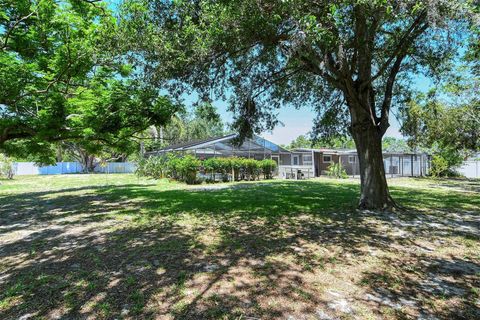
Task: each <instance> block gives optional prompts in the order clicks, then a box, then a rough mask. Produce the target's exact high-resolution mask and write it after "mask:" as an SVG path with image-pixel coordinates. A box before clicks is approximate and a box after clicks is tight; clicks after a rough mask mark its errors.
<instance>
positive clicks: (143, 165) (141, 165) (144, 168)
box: [135, 156, 166, 179]
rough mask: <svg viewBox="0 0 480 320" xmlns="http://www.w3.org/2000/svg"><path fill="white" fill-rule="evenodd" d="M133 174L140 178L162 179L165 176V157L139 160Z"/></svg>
mask: <svg viewBox="0 0 480 320" xmlns="http://www.w3.org/2000/svg"><path fill="white" fill-rule="evenodd" d="M135 173H136V174H137V175H138V176H140V177H151V178H154V179H161V178H164V177H165V176H166V157H165V156H156V157H150V158H146V159H141V160H140V161H139V162H138V165H137V169H136V170H135Z"/></svg>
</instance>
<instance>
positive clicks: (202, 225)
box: [0, 175, 480, 319]
mask: <svg viewBox="0 0 480 320" xmlns="http://www.w3.org/2000/svg"><path fill="white" fill-rule="evenodd" d="M390 184H391V192H392V194H393V196H394V198H396V199H397V200H398V201H399V202H400V203H401V204H402V205H403V206H405V207H406V208H407V210H406V211H405V212H400V213H392V214H391V213H379V212H358V211H356V210H355V209H354V207H355V204H356V198H357V195H358V192H359V186H358V181H355V180H332V179H316V180H310V181H271V182H248V183H237V184H218V185H208V186H192V187H190V186H185V185H182V184H178V183H170V182H168V181H153V180H146V179H138V178H136V177H135V176H133V175H109V176H105V175H69V176H38V177H17V178H16V179H15V180H13V181H5V180H2V181H0V318H1V319H17V318H19V317H21V316H25V318H28V317H31V318H38V319H50V318H55V317H59V318H67V319H76V318H81V319H84V318H90V319H119V318H123V319H138V318H148V319H150V318H159V319H219V318H220V319H230V318H231V319H248V318H254V319H273V318H279V319H286V318H289V317H290V318H291V319H329V317H331V318H334V317H340V318H344V319H350V318H351V319H353V318H360V319H405V318H417V317H423V318H428V317H430V316H434V317H437V318H443V319H478V318H480V311H479V310H480V249H479V248H480V209H479V208H480V195H479V193H480V181H478V180H477V181H474V180H431V179H393V180H390Z"/></svg>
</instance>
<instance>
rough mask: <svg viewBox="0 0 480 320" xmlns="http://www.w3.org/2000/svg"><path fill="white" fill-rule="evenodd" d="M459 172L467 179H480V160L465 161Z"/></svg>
mask: <svg viewBox="0 0 480 320" xmlns="http://www.w3.org/2000/svg"><path fill="white" fill-rule="evenodd" d="M457 171H458V173H460V174H461V175H462V176H465V177H467V178H480V160H467V161H464V162H463V164H462V166H461V167H460V168H458V169H457Z"/></svg>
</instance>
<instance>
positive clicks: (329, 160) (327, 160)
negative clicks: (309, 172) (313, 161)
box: [323, 155, 332, 163]
mask: <svg viewBox="0 0 480 320" xmlns="http://www.w3.org/2000/svg"><path fill="white" fill-rule="evenodd" d="M323 162H324V163H330V162H332V156H330V155H324V156H323Z"/></svg>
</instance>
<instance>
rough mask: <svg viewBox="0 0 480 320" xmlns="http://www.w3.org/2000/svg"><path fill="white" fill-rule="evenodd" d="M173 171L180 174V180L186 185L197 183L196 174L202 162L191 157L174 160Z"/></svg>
mask: <svg viewBox="0 0 480 320" xmlns="http://www.w3.org/2000/svg"><path fill="white" fill-rule="evenodd" d="M174 163H175V170H176V171H177V173H179V174H180V177H181V180H182V181H184V182H186V183H187V184H195V183H198V179H197V173H198V170H199V168H200V166H201V164H202V162H201V161H200V160H199V159H197V158H195V157H194V156H192V155H186V156H184V157H182V158H176V160H174Z"/></svg>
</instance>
